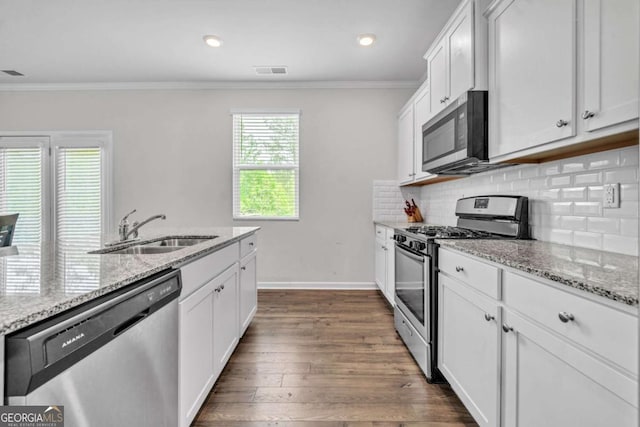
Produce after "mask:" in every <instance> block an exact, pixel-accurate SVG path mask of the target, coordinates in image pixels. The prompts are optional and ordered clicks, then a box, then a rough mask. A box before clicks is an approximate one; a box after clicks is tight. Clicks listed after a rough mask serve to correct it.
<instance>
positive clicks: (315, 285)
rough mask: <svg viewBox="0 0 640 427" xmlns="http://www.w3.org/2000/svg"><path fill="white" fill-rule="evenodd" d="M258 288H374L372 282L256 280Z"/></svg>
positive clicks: (374, 285)
mask: <svg viewBox="0 0 640 427" xmlns="http://www.w3.org/2000/svg"><path fill="white" fill-rule="evenodd" d="M258 289H324V290H375V289H378V286H377V285H376V284H375V283H374V282H258Z"/></svg>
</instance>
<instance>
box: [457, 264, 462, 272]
mask: <svg viewBox="0 0 640 427" xmlns="http://www.w3.org/2000/svg"><path fill="white" fill-rule="evenodd" d="M456 271H457V272H458V273H460V272H461V271H464V267H462V266H460V265H456Z"/></svg>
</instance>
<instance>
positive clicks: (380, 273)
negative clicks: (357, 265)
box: [375, 239, 387, 294]
mask: <svg viewBox="0 0 640 427" xmlns="http://www.w3.org/2000/svg"><path fill="white" fill-rule="evenodd" d="M375 242H376V243H375V245H376V249H375V254H376V277H375V279H376V285H378V289H380V291H381V292H382V293H384V294H386V287H387V285H386V284H387V247H386V245H385V243H384V242H383V241H380V240H378V239H376V240H375Z"/></svg>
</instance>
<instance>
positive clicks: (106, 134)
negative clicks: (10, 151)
mask: <svg viewBox="0 0 640 427" xmlns="http://www.w3.org/2000/svg"><path fill="white" fill-rule="evenodd" d="M5 137H6V139H7V140H8V141H6V142H3V144H5V143H6V144H11V145H14V146H16V147H20V146H24V144H23V143H22V144H21V143H20V142H18V141H15V142H14V141H11V140H12V139H13V138H33V139H34V140H37V139H40V140H43V139H47V140H48V141H47V142H46V143H45V144H44V147H45V148H48V149H49V154H47V153H46V150H44V151H43V165H44V166H43V181H44V183H43V186H42V187H43V188H42V191H43V192H44V194H43V198H42V200H43V219H42V221H43V222H42V227H43V232H42V239H43V240H51V241H52V240H54V239H55V236H56V230H55V221H53V219H54V215H55V212H53V210H54V209H55V202H56V201H55V194H53V193H54V191H53V189H54V186H55V182H56V181H55V180H56V176H55V173H56V171H55V168H53V167H51V165H52V164H53V162H54V161H55V158H56V157H55V156H57V148H58V147H79V146H93V147H100V148H102V149H103V154H104V156H103V159H102V160H103V163H102V170H101V171H100V172H101V175H102V182H103V184H104V191H103V193H102V200H101V202H102V204H103V208H102V223H103V230H102V234H111V233H113V232H114V229H113V227H114V221H113V132H112V131H107V130H96V131H2V130H0V141H2V139H3V138H5ZM87 140H91V143H90V144H87ZM23 141H24V140H23ZM83 143H84V144H83ZM46 209H48V212H44V210H46Z"/></svg>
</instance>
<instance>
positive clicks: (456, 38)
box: [446, 1, 474, 100]
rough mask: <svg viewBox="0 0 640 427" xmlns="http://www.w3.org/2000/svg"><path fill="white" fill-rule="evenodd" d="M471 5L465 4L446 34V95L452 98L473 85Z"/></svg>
mask: <svg viewBox="0 0 640 427" xmlns="http://www.w3.org/2000/svg"><path fill="white" fill-rule="evenodd" d="M473 5H474V2H473V1H470V2H469V3H468V4H467V6H466V7H465V8H464V10H462V11H461V13H460V15H459V16H458V18H456V20H455V21H454V22H453V24H452V26H451V29H450V30H449V32H448V34H447V36H446V40H447V50H448V53H449V55H448V57H449V93H448V95H447V96H449V98H451V99H452V100H455V99H457V98H458V97H459V96H460V95H462V94H463V93H464V92H466V91H468V90H470V89H473V87H474V78H473V76H474V68H473V67H474V61H473V47H474V37H473Z"/></svg>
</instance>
